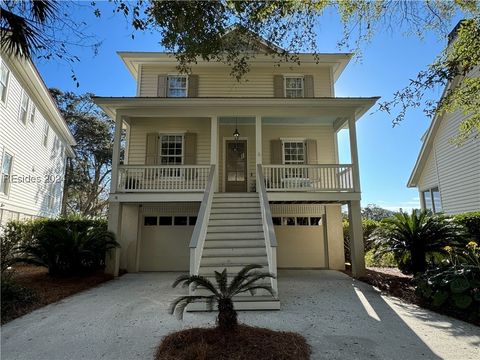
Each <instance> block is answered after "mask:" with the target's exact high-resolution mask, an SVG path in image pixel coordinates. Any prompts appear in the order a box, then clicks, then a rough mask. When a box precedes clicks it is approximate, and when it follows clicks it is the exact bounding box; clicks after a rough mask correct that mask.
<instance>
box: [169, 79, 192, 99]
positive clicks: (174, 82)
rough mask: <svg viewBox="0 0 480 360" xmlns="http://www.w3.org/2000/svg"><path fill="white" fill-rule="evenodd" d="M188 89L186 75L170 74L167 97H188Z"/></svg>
mask: <svg viewBox="0 0 480 360" xmlns="http://www.w3.org/2000/svg"><path fill="white" fill-rule="evenodd" d="M187 89H188V81H187V76H186V75H168V78H167V97H187Z"/></svg>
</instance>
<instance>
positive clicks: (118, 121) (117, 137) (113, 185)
mask: <svg viewBox="0 0 480 360" xmlns="http://www.w3.org/2000/svg"><path fill="white" fill-rule="evenodd" d="M122 127H123V116H121V115H119V114H118V113H117V115H116V116H115V133H114V137H113V153H112V178H111V180H110V193H116V192H117V185H118V165H119V163H120V145H121V136H122Z"/></svg>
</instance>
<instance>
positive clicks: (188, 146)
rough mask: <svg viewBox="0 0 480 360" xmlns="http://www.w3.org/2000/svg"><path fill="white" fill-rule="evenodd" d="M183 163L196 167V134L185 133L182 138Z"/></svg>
mask: <svg viewBox="0 0 480 360" xmlns="http://www.w3.org/2000/svg"><path fill="white" fill-rule="evenodd" d="M183 142H184V155H183V163H184V164H185V165H196V163H197V134H195V133H186V134H185V137H184V140H183Z"/></svg>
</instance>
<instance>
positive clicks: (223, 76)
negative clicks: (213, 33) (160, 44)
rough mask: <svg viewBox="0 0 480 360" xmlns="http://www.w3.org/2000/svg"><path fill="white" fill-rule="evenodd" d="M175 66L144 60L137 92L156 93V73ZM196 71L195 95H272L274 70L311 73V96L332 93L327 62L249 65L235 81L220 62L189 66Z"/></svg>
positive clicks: (173, 69)
mask: <svg viewBox="0 0 480 360" xmlns="http://www.w3.org/2000/svg"><path fill="white" fill-rule="evenodd" d="M175 73H177V70H176V69H175V66H170V67H165V66H162V65H149V64H144V65H142V66H141V70H140V80H139V81H140V82H141V83H140V92H139V95H140V96H157V86H158V75H160V74H175ZM192 73H193V74H195V75H198V96H199V97H273V76H274V75H275V74H280V75H288V74H300V75H313V79H314V96H316V97H328V96H333V94H332V79H331V76H330V68H329V67H327V66H289V67H285V66H283V67H274V66H273V64H272V66H271V67H263V68H260V67H256V68H255V67H253V68H252V69H251V71H250V72H249V73H248V74H247V75H246V77H245V79H243V80H242V81H241V82H237V81H236V80H235V79H234V78H233V77H232V76H230V69H229V68H228V67H226V66H223V65H218V66H215V67H213V66H212V67H193V69H192Z"/></svg>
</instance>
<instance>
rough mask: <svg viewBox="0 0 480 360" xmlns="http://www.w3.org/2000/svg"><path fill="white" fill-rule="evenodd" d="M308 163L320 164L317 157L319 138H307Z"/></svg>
mask: <svg viewBox="0 0 480 360" xmlns="http://www.w3.org/2000/svg"><path fill="white" fill-rule="evenodd" d="M306 145H307V164H310V165H315V164H318V159H317V140H307V141H306Z"/></svg>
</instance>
